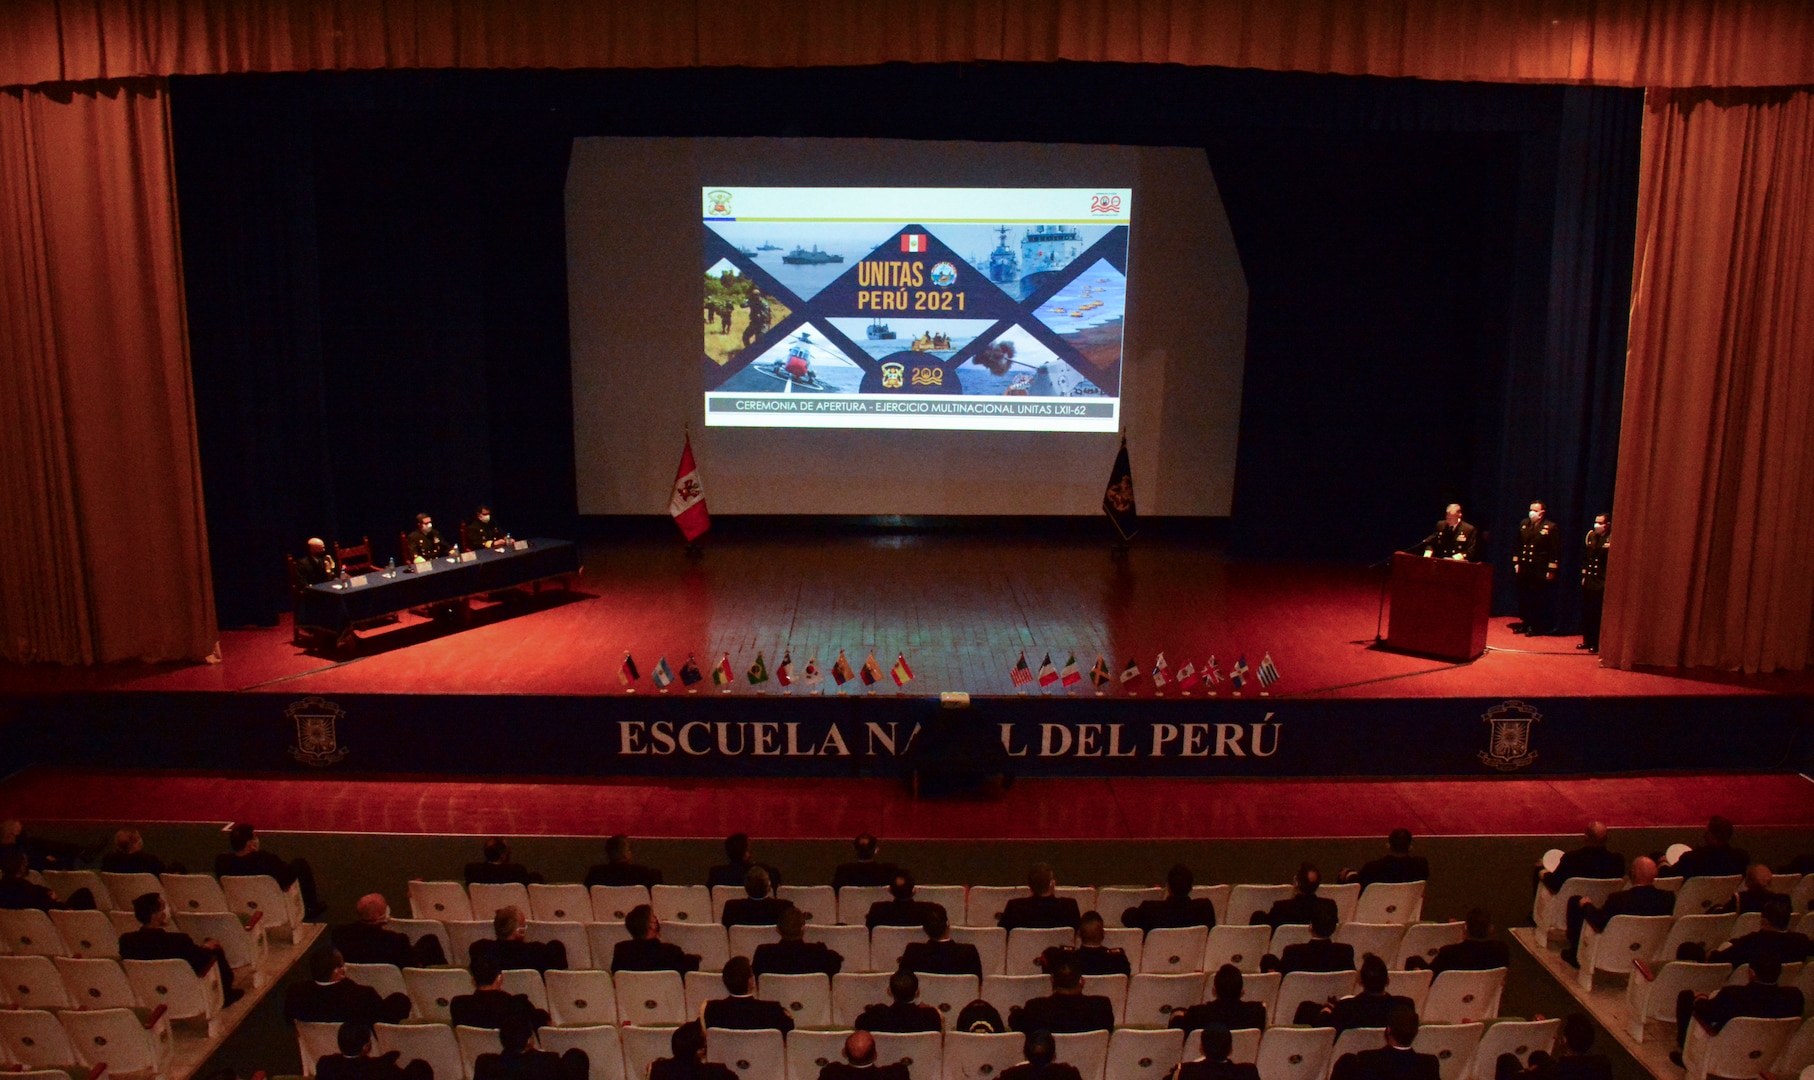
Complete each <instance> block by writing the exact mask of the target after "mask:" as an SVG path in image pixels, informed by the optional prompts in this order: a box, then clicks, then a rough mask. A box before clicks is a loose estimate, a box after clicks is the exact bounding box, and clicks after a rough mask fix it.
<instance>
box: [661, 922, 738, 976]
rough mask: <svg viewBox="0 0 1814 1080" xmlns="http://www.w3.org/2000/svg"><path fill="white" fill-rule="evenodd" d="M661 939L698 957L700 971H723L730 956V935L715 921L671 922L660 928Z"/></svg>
mask: <svg viewBox="0 0 1814 1080" xmlns="http://www.w3.org/2000/svg"><path fill="white" fill-rule="evenodd" d="M661 940H663V941H665V942H667V943H669V944H670V945H678V946H680V948H681V949H682V951H685V952H689V953H692V954H693V955H694V956H697V957H699V970H700V971H723V970H724V965H725V964H726V962H728V961H729V960H730V958H731V942H730V937H729V935H728V934H727V933H726V932H725V929H724V927H722V926H719V925H718V924H717V923H671V924H668V925H665V926H663V927H662V928H661Z"/></svg>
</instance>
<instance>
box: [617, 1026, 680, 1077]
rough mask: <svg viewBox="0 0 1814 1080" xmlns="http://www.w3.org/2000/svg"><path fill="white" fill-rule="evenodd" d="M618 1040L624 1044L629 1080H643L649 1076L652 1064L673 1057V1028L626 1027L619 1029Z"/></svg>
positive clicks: (626, 1074) (625, 1074)
mask: <svg viewBox="0 0 1814 1080" xmlns="http://www.w3.org/2000/svg"><path fill="white" fill-rule="evenodd" d="M617 1038H618V1041H619V1042H621V1043H622V1044H623V1048H624V1076H625V1077H627V1078H628V1080H643V1078H644V1077H647V1076H648V1075H649V1066H650V1065H651V1064H653V1063H654V1062H656V1061H657V1060H659V1059H661V1058H665V1057H672V1056H673V1054H672V1053H671V1052H670V1051H671V1049H672V1047H673V1042H674V1028H673V1027H644V1026H641V1025H626V1026H624V1027H620V1028H618V1029H617Z"/></svg>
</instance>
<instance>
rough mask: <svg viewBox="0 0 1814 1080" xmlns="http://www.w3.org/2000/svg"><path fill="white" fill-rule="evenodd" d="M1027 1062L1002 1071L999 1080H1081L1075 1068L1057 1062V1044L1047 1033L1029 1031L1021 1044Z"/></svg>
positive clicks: (1081, 1075) (1080, 1075) (1049, 1033)
mask: <svg viewBox="0 0 1814 1080" xmlns="http://www.w3.org/2000/svg"><path fill="white" fill-rule="evenodd" d="M1020 1052H1021V1053H1023V1054H1025V1055H1026V1056H1027V1060H1025V1061H1023V1062H1021V1063H1020V1064H1019V1065H1015V1066H1013V1067H1012V1068H1008V1069H1003V1070H1002V1072H1001V1080H1083V1074H1082V1073H1080V1072H1078V1071H1077V1066H1075V1065H1066V1064H1065V1063H1064V1062H1062V1061H1059V1060H1058V1043H1057V1041H1056V1040H1054V1039H1053V1038H1052V1033H1051V1032H1049V1031H1029V1032H1027V1041H1026V1042H1024V1043H1022V1044H1021V1051H1020Z"/></svg>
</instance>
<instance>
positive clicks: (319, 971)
mask: <svg viewBox="0 0 1814 1080" xmlns="http://www.w3.org/2000/svg"><path fill="white" fill-rule="evenodd" d="M283 1016H284V1019H285V1020H288V1021H289V1022H290V1023H292V1024H297V1023H311V1024H348V1023H351V1024H360V1025H363V1026H366V1027H370V1026H371V1025H373V1024H401V1023H402V1022H403V1020H404V1018H405V1017H407V1016H409V995H408V994H392V995H390V996H389V997H380V996H379V994H378V991H376V990H374V989H372V988H371V987H369V986H361V985H360V984H358V983H356V982H354V981H353V980H351V979H349V978H347V975H346V960H345V958H343V957H342V956H341V955H340V950H339V949H317V950H316V951H315V952H313V953H310V954H309V978H308V979H307V980H306V981H303V982H299V983H291V984H290V988H289V990H287V991H285V993H284V998H283Z"/></svg>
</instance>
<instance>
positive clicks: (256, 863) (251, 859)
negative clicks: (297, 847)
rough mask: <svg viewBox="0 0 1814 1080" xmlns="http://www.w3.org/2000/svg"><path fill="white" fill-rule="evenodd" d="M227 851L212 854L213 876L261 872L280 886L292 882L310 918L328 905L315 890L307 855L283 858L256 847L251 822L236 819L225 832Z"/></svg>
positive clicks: (255, 834)
mask: <svg viewBox="0 0 1814 1080" xmlns="http://www.w3.org/2000/svg"><path fill="white" fill-rule="evenodd" d="M227 846H228V847H229V848H230V849H231V850H230V852H229V853H228V854H225V855H216V856H215V857H214V876H215V877H257V876H259V875H260V874H263V875H264V876H266V877H269V878H272V879H273V880H275V881H276V882H277V887H278V888H280V889H288V888H289V887H290V886H291V885H294V886H296V887H297V888H298V889H299V890H301V892H302V906H303V908H304V910H305V912H306V914H307V915H308V917H309V918H311V919H317V918H320V917H321V913H322V912H324V911H326V910H327V909H328V906H327V905H326V904H324V903H322V902H321V897H320V896H319V895H318V894H317V893H316V892H315V871H314V869H313V868H311V867H310V866H309V861H308V860H307V859H291V860H289V861H287V862H286V861H284V859H283V857H282V856H280V855H278V854H276V853H275V852H270V851H264V850H261V849H260V848H259V845H258V834H257V832H256V831H255V830H254V829H253V828H252V826H250V825H247V824H245V823H243V822H242V823H240V824H238V825H235V826H233V828H232V829H231V830H230V831H228V833H227Z"/></svg>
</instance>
